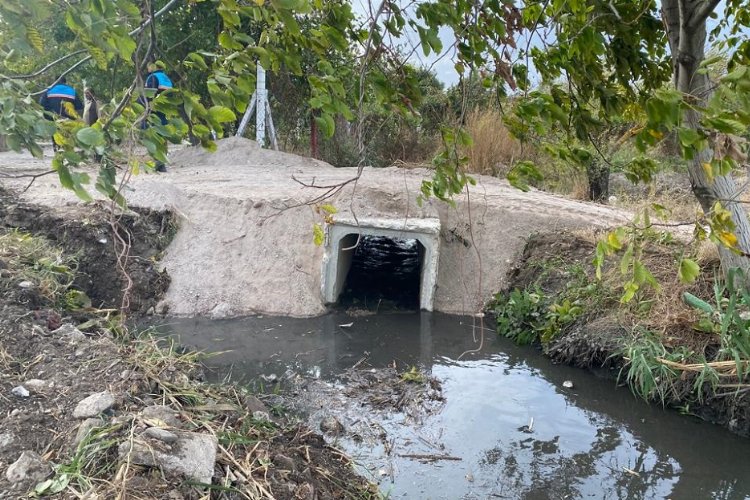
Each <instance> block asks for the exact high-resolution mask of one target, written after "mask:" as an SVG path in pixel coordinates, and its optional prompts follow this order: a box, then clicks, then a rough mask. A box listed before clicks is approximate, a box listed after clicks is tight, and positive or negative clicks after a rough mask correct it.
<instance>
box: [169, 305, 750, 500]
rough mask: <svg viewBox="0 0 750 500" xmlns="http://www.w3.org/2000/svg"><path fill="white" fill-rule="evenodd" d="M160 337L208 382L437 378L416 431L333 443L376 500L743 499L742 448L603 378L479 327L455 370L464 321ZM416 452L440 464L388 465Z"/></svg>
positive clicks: (745, 449)
mask: <svg viewBox="0 0 750 500" xmlns="http://www.w3.org/2000/svg"><path fill="white" fill-rule="evenodd" d="M342 325H343V326H342ZM489 326H491V325H489ZM161 329H162V331H164V332H165V333H168V334H170V335H172V336H174V337H176V338H177V339H178V340H179V342H180V343H181V344H183V345H185V346H189V347H192V348H196V349H200V350H203V351H206V352H220V354H217V355H215V356H212V357H210V358H208V359H207V360H206V365H207V369H208V372H209V374H210V377H211V378H213V379H215V380H222V379H225V378H231V379H233V380H235V381H240V382H248V383H250V382H255V383H258V382H257V381H259V380H260V381H265V382H264V383H265V384H266V386H267V385H268V384H270V383H273V382H272V381H274V380H280V379H283V378H284V376H289V375H290V374H292V373H296V374H300V375H301V376H303V377H310V378H319V379H321V380H331V381H333V380H335V379H336V376H337V374H339V373H341V372H342V371H343V370H346V369H347V368H350V367H352V366H353V365H355V364H357V363H358V366H359V367H360V368H363V367H372V368H381V367H385V366H390V365H392V364H393V362H394V361H395V363H396V365H397V366H398V368H399V369H408V368H409V367H410V366H413V365H416V366H419V367H421V368H422V369H423V370H425V371H426V372H429V373H431V374H432V375H433V376H435V377H436V378H438V379H439V380H440V381H441V382H442V392H443V397H444V398H445V402H444V404H443V405H442V407H441V408H440V409H439V411H436V412H434V413H432V414H430V415H428V416H426V417H425V418H424V419H423V420H422V421H421V422H419V425H412V424H413V423H410V422H407V421H406V420H405V419H404V417H403V416H402V415H398V414H389V415H386V416H384V417H383V418H382V419H381V420H380V421H379V422H378V423H379V425H380V426H382V428H383V429H384V430H385V431H386V432H387V433H388V435H389V436H391V438H390V439H391V443H390V444H391V446H390V449H389V450H384V449H383V446H382V445H373V444H372V443H367V442H358V441H356V440H352V439H347V438H345V437H344V438H341V439H339V440H338V441H337V442H336V445H337V446H340V447H342V448H344V449H345V450H346V451H347V452H348V453H349V454H351V455H352V456H353V457H354V458H355V460H356V461H357V462H358V463H359V464H360V467H361V471H362V472H363V473H365V474H369V475H370V477H371V478H372V479H373V480H375V481H377V482H379V484H380V487H381V490H382V491H383V493H384V494H387V495H388V496H389V498H404V499H480V498H481V499H485V498H511V499H516V498H519V499H520V498H525V499H547V498H560V499H562V498H612V499H620V498H673V499H683V498H684V499H700V498H712V499H717V498H718V499H735V498H750V474H748V470H749V469H748V465H749V464H750V462H749V461H748V457H750V440H745V439H742V438H739V437H736V436H733V435H732V434H730V433H729V432H728V431H725V430H724V429H722V428H719V427H717V426H713V425H709V424H706V423H703V422H700V421H698V420H697V419H694V418H690V417H687V416H682V415H679V414H678V413H677V412H674V411H666V410H662V409H661V408H659V407H657V406H650V405H647V404H645V403H643V402H641V401H640V400H638V399H636V398H635V397H634V396H633V395H632V394H631V393H630V392H629V391H628V390H627V389H622V388H617V387H616V385H615V383H614V381H612V380H611V379H609V378H607V377H601V376H596V375H594V374H591V373H589V372H586V371H584V370H580V369H576V368H572V367H567V366H557V365H553V364H552V363H551V362H550V361H549V360H548V359H547V358H544V357H543V356H542V355H541V354H540V353H539V352H537V351H536V350H534V349H532V348H528V347H518V346H515V345H514V344H513V343H511V342H510V341H506V340H505V339H500V338H497V336H496V335H494V333H493V332H492V331H491V330H487V331H486V332H485V333H486V335H485V337H486V338H485V343H484V347H483V349H482V350H481V352H478V353H473V354H467V355H465V356H463V357H462V358H461V359H460V360H459V359H458V358H459V356H460V355H461V354H462V353H464V352H465V351H467V350H469V349H474V348H476V347H477V344H475V343H474V339H473V337H474V335H475V334H477V330H476V329H474V330H473V329H472V320H471V319H470V318H469V319H467V318H464V317H459V316H449V315H443V314H431V313H425V312H422V313H391V314H378V315H373V316H363V317H352V316H348V315H346V314H344V313H335V314H329V315H326V316H323V317H319V318H313V319H292V318H277V317H258V318H246V319H241V320H221V321H209V320H202V319H179V320H170V322H169V323H168V324H165V325H164V326H162V327H161ZM363 358H364V359H363ZM285 374H286V375H285ZM564 381H571V382H572V383H573V387H572V388H570V389H568V388H565V387H564V386H563V382H564ZM352 411H353V412H359V413H362V412H366V411H367V410H366V409H363V408H353V409H352ZM386 451H388V453H386ZM420 454H422V455H429V454H439V455H444V456H450V457H452V458H453V459H451V460H436V461H428V462H426V463H425V462H423V461H419V460H415V459H413V458H408V457H402V456H401V455H412V456H414V455H420Z"/></svg>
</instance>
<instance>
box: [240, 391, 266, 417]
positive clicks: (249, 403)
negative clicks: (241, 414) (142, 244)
mask: <svg viewBox="0 0 750 500" xmlns="http://www.w3.org/2000/svg"><path fill="white" fill-rule="evenodd" d="M244 403H245V409H246V410H247V411H249V412H250V413H255V412H256V411H262V412H264V413H268V407H266V405H265V403H263V401H261V400H260V399H258V398H256V397H255V396H253V395H251V394H248V395H247V396H245V397H244Z"/></svg>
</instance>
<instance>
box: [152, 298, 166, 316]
mask: <svg viewBox="0 0 750 500" xmlns="http://www.w3.org/2000/svg"><path fill="white" fill-rule="evenodd" d="M168 312H169V304H168V303H167V301H166V300H160V301H159V302H157V303H156V305H155V306H154V313H156V314H158V315H159V316H165V315H166V314H167V313H168Z"/></svg>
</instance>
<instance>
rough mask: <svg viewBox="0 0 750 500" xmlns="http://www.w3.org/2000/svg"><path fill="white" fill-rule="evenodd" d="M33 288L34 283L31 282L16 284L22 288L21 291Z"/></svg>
mask: <svg viewBox="0 0 750 500" xmlns="http://www.w3.org/2000/svg"><path fill="white" fill-rule="evenodd" d="M33 286H34V283H32V282H31V281H22V282H20V283H19V284H18V287H19V288H23V289H29V288H32V287H33Z"/></svg>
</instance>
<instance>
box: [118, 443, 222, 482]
mask: <svg viewBox="0 0 750 500" xmlns="http://www.w3.org/2000/svg"><path fill="white" fill-rule="evenodd" d="M175 434H176V435H177V441H175V442H174V444H173V445H172V449H171V450H169V451H163V450H161V449H159V448H156V447H151V446H149V445H148V444H147V443H145V442H141V441H133V442H132V443H131V442H130V441H125V442H123V443H122V444H121V445H120V447H119V449H118V451H119V454H120V460H122V461H125V460H130V463H133V464H137V465H146V466H149V467H159V468H161V469H162V470H163V471H164V472H167V473H170V474H175V475H179V476H183V477H186V478H187V479H192V480H193V481H198V482H201V483H205V484H210V483H211V478H212V477H213V475H214V465H215V462H216V447H217V446H218V441H217V440H216V438H215V437H214V436H211V435H209V434H199V433H197V432H177V433H175Z"/></svg>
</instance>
